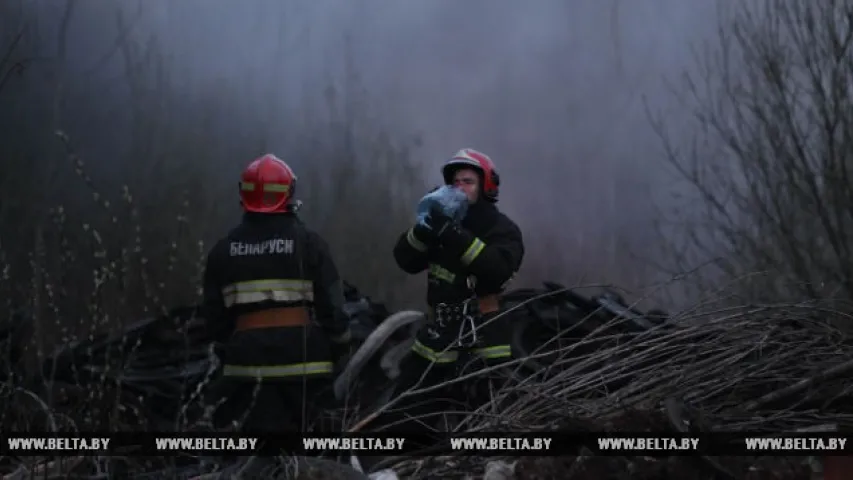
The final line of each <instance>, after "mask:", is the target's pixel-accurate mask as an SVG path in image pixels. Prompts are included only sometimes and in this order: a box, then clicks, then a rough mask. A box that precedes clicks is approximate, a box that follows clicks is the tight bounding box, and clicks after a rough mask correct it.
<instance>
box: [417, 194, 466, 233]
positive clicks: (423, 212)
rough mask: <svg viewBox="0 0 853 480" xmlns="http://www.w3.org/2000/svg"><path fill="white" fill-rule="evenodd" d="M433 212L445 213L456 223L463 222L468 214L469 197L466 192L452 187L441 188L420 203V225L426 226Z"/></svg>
mask: <svg viewBox="0 0 853 480" xmlns="http://www.w3.org/2000/svg"><path fill="white" fill-rule="evenodd" d="M433 210H438V211H440V212H442V213H444V214H445V215H447V216H448V217H450V218H451V219H453V221H455V222H461V221H462V219H463V218H465V214H466V213H468V197H467V196H466V195H465V192H463V191H462V190H460V189H458V188H455V187H451V186H450V185H444V186H443V187H439V188H438V189H436V190H435V191H433V192H430V193H428V194H426V195H424V197H423V198H421V201H420V202H418V208H417V219H418V223H420V224H422V225H426V219H427V217H428V216H429V214H430V212H431V211H433Z"/></svg>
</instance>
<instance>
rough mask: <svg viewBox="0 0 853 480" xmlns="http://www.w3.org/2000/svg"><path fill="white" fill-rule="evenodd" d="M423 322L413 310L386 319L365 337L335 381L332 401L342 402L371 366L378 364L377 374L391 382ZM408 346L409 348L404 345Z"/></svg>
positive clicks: (419, 314) (421, 314) (422, 318)
mask: <svg viewBox="0 0 853 480" xmlns="http://www.w3.org/2000/svg"><path fill="white" fill-rule="evenodd" d="M425 320H426V315H424V314H423V313H422V312H417V311H414V310H404V311H402V312H397V313H395V314H393V315H391V316H390V317H388V318H386V319H385V321H383V322H382V323H381V324H380V325H379V327H377V328H376V330H374V331H373V332H371V334H370V335H369V336H368V337H367V339H366V340H365V341H364V343H362V344H361V346H360V347H359V348H358V350H357V351H356V352H355V354H353V355H352V357H351V358H350V360H349V362H347V365H346V367H344V370H343V371H342V372H341V373H340V374H339V375H338V376H337V378H335V382H334V394H335V398H337V399H338V400H339V401H343V400H344V399H346V398H347V396H348V395H349V394H350V393H351V391H352V390H353V386H354V385H355V384H356V383H357V381H358V380H359V378H360V377H361V376H362V375H363V373H364V372H365V368H366V367H367V366H368V365H369V364H371V363H372V362H378V366H379V367H380V368H379V369H378V370H379V372H381V374H382V375H383V376H384V377H385V379H386V381H387V380H388V379H390V380H394V379H395V378H396V376H397V375H398V374H399V362H400V361H401V360H402V359H403V358H404V357H405V356H406V355H407V354H408V351H409V348H410V347H411V343H409V342H414V335H415V334H416V333H417V331H418V329H420V327H421V325H422V324H423V323H424V321H425ZM401 330H402V331H403V332H404V333H405V336H404V338H405V340H403V341H402V342H396V343H393V344H390V345H389V340H391V339H392V338H393V337H394V336H395V335H399V332H400V331H401ZM407 343H408V344H407Z"/></svg>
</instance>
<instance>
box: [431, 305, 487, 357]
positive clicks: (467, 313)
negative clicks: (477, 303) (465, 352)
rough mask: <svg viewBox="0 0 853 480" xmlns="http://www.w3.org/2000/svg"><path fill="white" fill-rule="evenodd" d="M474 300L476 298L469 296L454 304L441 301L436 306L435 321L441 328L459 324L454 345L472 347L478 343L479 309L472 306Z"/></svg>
mask: <svg viewBox="0 0 853 480" xmlns="http://www.w3.org/2000/svg"><path fill="white" fill-rule="evenodd" d="M472 300H475V299H474V298H469V299H468V300H465V301H464V302H460V303H454V304H446V303H439V304H438V305H436V306H435V321H436V324H437V325H438V327H439V328H440V329H441V330H444V329H446V328H449V327H450V326H451V325H457V324H458V325H459V330H458V331H457V332H456V339H455V340H454V341H453V346H454V347H458V348H470V347H472V346H474V345H476V344H477V341H478V337H477V324H476V317H477V311H476V309H475V308H471V302H472Z"/></svg>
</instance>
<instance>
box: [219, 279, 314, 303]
mask: <svg viewBox="0 0 853 480" xmlns="http://www.w3.org/2000/svg"><path fill="white" fill-rule="evenodd" d="M222 297H223V300H224V301H225V306H226V307H232V306H234V305H245V304H248V303H259V302H264V301H268V300H273V301H276V302H298V301H309V302H312V301H314V284H313V283H312V282H310V281H308V280H293V279H282V278H273V279H266V280H252V281H248V282H237V283H232V284H230V285H226V286H225V287H224V288H223V289H222Z"/></svg>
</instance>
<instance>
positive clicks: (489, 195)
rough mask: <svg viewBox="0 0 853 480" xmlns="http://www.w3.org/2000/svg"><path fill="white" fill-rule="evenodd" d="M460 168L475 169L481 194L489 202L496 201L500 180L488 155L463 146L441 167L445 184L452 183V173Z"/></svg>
mask: <svg viewBox="0 0 853 480" xmlns="http://www.w3.org/2000/svg"><path fill="white" fill-rule="evenodd" d="M460 168H473V169H474V170H476V171H477V173H479V174H480V194H481V196H482V197H483V198H485V199H486V200H488V201H490V202H497V201H498V187H500V184H501V180H500V177H499V176H498V172H497V170H495V164H494V162H492V159H491V158H489V156H488V155H486V154H485V153H483V152H478V151H477V150H474V149H473V148H463V149H462V150H459V151H458V152H456V153H455V154H454V155H453V157H452V158H451V159H450V160H448V161H447V163H445V164H444V166H443V167H442V169H441V173H442V175H443V176H444V183H445V184H446V185H451V184H452V183H453V175H455V174H456V171H457V170H459V169H460Z"/></svg>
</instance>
